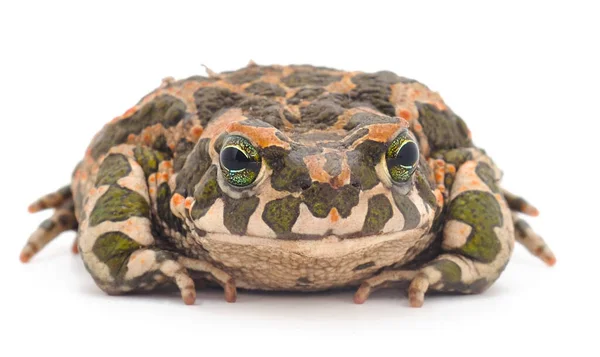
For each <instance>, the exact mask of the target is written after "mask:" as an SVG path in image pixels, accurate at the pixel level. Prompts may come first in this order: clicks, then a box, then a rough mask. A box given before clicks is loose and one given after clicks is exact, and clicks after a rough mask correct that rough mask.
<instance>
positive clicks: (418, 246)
mask: <svg viewBox="0 0 600 357" xmlns="http://www.w3.org/2000/svg"><path fill="white" fill-rule="evenodd" d="M433 236H434V235H433V234H430V233H428V229H427V228H426V227H423V228H416V229H413V230H408V231H400V232H391V233H385V234H380V235H371V236H364V237H361V238H355V239H343V238H340V237H337V236H331V235H330V236H326V237H323V238H322V239H318V240H285V239H272V238H260V237H253V236H239V235H231V234H225V233H207V234H206V235H205V236H203V237H200V238H198V240H199V243H200V244H201V245H202V247H203V248H204V251H205V252H206V256H205V257H206V258H208V259H209V260H211V261H212V262H214V263H215V264H217V265H218V266H221V267H222V268H224V269H226V270H227V271H228V272H230V273H231V274H232V276H233V277H234V278H235V281H236V285H237V286H238V287H240V288H246V289H261V290H273V289H275V290H301V291H313V290H325V289H330V288H335V287H343V286H353V285H357V284H359V283H360V281H362V279H364V278H366V277H368V276H372V275H373V274H375V273H376V272H377V271H379V270H380V269H382V268H385V267H389V266H392V265H397V264H404V263H407V262H408V261H410V260H411V259H412V258H414V257H415V256H416V255H417V254H418V253H420V252H421V251H422V250H423V249H424V248H425V247H426V246H428V245H429V244H430V243H431V241H432V240H433Z"/></svg>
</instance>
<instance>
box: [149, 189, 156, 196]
mask: <svg viewBox="0 0 600 357" xmlns="http://www.w3.org/2000/svg"><path fill="white" fill-rule="evenodd" d="M148 192H150V194H151V195H154V192H156V191H155V190H154V188H150V189H149V190H148Z"/></svg>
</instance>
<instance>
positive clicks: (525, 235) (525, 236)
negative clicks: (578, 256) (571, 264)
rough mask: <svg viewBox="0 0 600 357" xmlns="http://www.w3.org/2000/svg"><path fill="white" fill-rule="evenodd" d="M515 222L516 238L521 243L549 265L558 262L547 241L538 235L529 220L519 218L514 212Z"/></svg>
mask: <svg viewBox="0 0 600 357" xmlns="http://www.w3.org/2000/svg"><path fill="white" fill-rule="evenodd" d="M513 222H514V224H515V239H516V241H517V242H519V243H521V244H522V245H523V246H524V247H525V248H526V249H527V250H528V251H529V252H530V253H531V254H533V255H535V256H536V257H538V258H540V259H541V260H542V261H543V262H544V263H546V264H547V265H549V266H553V265H554V264H556V257H555V256H554V253H552V250H550V247H549V246H548V244H546V242H545V241H544V240H543V239H542V237H540V236H539V235H537V234H536V233H535V232H534V231H533V229H532V228H531V227H530V226H529V224H528V223H527V222H525V221H524V220H523V219H521V218H519V217H518V216H517V214H515V213H514V212H513Z"/></svg>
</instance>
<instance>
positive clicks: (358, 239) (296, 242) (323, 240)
mask: <svg viewBox="0 0 600 357" xmlns="http://www.w3.org/2000/svg"><path fill="white" fill-rule="evenodd" d="M427 228H428V227H419V228H415V229H412V230H408V231H397V232H388V233H382V234H376V235H364V236H352V237H340V236H337V235H326V236H321V237H319V236H314V237H310V238H308V239H273V238H267V237H258V236H249V235H234V234H227V233H211V232H207V233H206V235H204V236H202V237H200V238H199V241H200V243H201V244H202V245H206V244H211V243H215V244H227V245H232V246H247V247H261V248H263V249H275V250H282V251H287V252H290V253H295V254H301V255H305V256H312V257H323V258H327V257H333V256H343V255H346V254H350V253H352V252H356V251H360V250H364V249H369V248H371V247H376V246H379V245H384V244H386V243H388V242H398V243H400V244H406V246H407V247H410V246H412V245H413V244H414V243H415V242H416V241H419V240H421V239H424V236H425V235H427V231H428V229H427Z"/></svg>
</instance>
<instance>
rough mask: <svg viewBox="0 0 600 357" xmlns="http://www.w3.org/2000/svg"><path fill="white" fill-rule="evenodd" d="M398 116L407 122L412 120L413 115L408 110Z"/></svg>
mask: <svg viewBox="0 0 600 357" xmlns="http://www.w3.org/2000/svg"><path fill="white" fill-rule="evenodd" d="M398 116H399V117H400V118H403V119H406V120H410V117H411V114H410V112H409V111H408V110H406V109H402V110H400V112H399V113H398Z"/></svg>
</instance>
